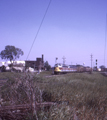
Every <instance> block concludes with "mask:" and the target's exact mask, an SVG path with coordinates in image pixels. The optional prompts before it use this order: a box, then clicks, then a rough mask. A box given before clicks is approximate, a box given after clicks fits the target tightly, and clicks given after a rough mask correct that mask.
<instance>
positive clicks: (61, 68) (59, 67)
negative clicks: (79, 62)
mask: <svg viewBox="0 0 107 120" xmlns="http://www.w3.org/2000/svg"><path fill="white" fill-rule="evenodd" d="M76 71H77V69H76V67H74V68H71V66H70V65H63V64H61V63H57V64H55V66H54V71H53V72H54V74H61V73H69V72H76Z"/></svg>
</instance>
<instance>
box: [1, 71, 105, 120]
mask: <svg viewBox="0 0 107 120" xmlns="http://www.w3.org/2000/svg"><path fill="white" fill-rule="evenodd" d="M1 78H4V79H5V78H7V79H8V81H7V83H6V84H5V85H4V86H3V87H2V88H1V91H0V96H1V97H2V98H3V99H4V100H5V101H7V103H5V105H10V104H11V103H12V104H25V103H29V102H30V94H29V93H30V89H29V86H32V87H33V88H34V89H33V90H34V93H35V100H36V101H38V102H41V101H56V102H57V103H61V104H59V105H56V106H53V107H51V108H50V109H49V111H48V112H46V111H44V109H42V110H41V111H39V112H37V116H36V117H38V119H40V120H42V119H44V120H48V119H49V120H59V119H61V120H73V119H74V120H76V119H77V118H78V119H79V120H94V119H95V120H106V119H107V77H105V76H103V75H101V74H100V73H96V72H94V73H92V74H89V73H70V74H64V75H56V76H51V73H50V72H43V73H41V74H38V75H36V74H26V75H25V74H18V73H0V79H1ZM42 94H43V95H42ZM8 101H9V102H8ZM10 101H11V102H10ZM59 101H60V102H59Z"/></svg>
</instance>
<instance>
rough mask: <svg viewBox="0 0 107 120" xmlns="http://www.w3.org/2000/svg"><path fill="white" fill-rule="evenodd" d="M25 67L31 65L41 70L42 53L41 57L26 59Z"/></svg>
mask: <svg viewBox="0 0 107 120" xmlns="http://www.w3.org/2000/svg"><path fill="white" fill-rule="evenodd" d="M25 67H26V68H27V67H31V68H34V69H36V70H40V69H41V70H43V69H44V55H42V58H36V60H35V61H34V60H26V61H25Z"/></svg>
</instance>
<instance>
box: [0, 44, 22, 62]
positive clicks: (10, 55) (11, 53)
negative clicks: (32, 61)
mask: <svg viewBox="0 0 107 120" xmlns="http://www.w3.org/2000/svg"><path fill="white" fill-rule="evenodd" d="M23 54H24V53H23V51H22V50H21V49H19V48H16V47H15V46H10V45H7V46H5V49H4V50H2V51H1V53H0V57H1V58H2V59H7V60H10V62H11V61H15V60H16V59H17V58H19V57H20V55H23Z"/></svg>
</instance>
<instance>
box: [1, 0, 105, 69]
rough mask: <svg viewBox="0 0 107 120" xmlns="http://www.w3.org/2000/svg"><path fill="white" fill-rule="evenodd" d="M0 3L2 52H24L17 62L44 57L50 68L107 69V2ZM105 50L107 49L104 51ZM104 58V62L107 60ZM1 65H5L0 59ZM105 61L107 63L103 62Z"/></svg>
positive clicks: (8, 0) (3, 0)
mask: <svg viewBox="0 0 107 120" xmlns="http://www.w3.org/2000/svg"><path fill="white" fill-rule="evenodd" d="M49 2H50V0H0V51H2V50H4V49H5V46H6V45H13V46H15V47H17V48H20V49H22V51H23V52H24V55H23V56H21V57H20V58H19V59H18V60H26V59H27V56H28V54H29V51H30V49H31V46H32V44H33V42H34V41H35V42H34V44H33V47H32V49H31V52H30V54H29V56H28V59H27V60H36V58H37V57H41V56H42V54H44V61H48V62H49V64H50V65H51V66H53V65H54V64H55V58H56V57H57V58H58V60H57V62H58V63H63V59H62V58H63V56H64V57H65V58H66V59H65V60H66V62H65V63H66V64H69V65H71V64H72V65H76V64H81V65H83V63H84V64H85V66H91V54H92V55H93V58H92V63H93V66H95V63H96V62H95V61H96V59H97V60H98V63H97V64H98V66H100V65H105V66H106V67H107V62H106V61H107V48H106V47H107V45H106V44H107V42H106V41H107V40H106V39H107V17H106V16H107V0H51V4H50V6H49V9H48V11H47V14H46V16H45V18H44V20H43V23H42V26H41V28H40V30H39V33H38V35H37V37H36V39H35V36H36V34H37V31H38V29H39V27H40V24H41V21H42V19H43V16H44V14H45V11H46V9H47V6H48V4H49ZM105 48H106V49H105ZM104 58H105V59H104ZM0 61H2V60H1V59H0ZM104 61H105V62H104Z"/></svg>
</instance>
